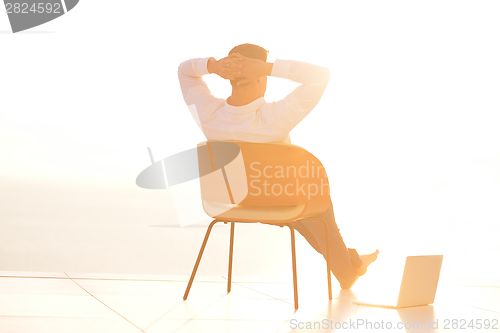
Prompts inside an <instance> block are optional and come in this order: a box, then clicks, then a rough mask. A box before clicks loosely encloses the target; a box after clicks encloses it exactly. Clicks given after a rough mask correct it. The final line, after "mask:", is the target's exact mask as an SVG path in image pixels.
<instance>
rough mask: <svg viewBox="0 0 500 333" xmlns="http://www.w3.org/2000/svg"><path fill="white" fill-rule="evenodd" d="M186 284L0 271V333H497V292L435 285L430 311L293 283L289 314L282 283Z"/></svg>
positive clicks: (499, 314) (176, 279)
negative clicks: (364, 301) (378, 304)
mask: <svg viewBox="0 0 500 333" xmlns="http://www.w3.org/2000/svg"><path fill="white" fill-rule="evenodd" d="M186 281H187V279H186V278H184V277H174V276H171V277H169V276H138V275H134V276H132V275H105V274H74V273H39V272H37V273H29V272H0V332H2V333H41V332H44V333H45V332H50V333H59V332H65V333H66V332H71V333H77V332H85V333H89V332H124V333H126V332H148V333H149V332H151V333H156V332H162V333H167V332H179V333H182V332H207V333H208V332H237V333H240V332H322V331H325V332H326V331H328V332H333V331H335V330H337V331H340V332H371V331H381V332H386V331H391V332H500V323H498V322H499V321H500V288H498V287H466V286H450V285H448V286H447V285H440V286H439V289H438V294H437V296H436V301H435V303H434V305H432V306H424V307H415V308H406V309H401V310H391V309H383V308H374V307H364V306H358V305H354V304H352V303H351V301H352V300H353V299H356V298H357V297H358V296H359V295H357V293H358V294H359V293H361V294H362V290H359V291H357V290H356V289H354V288H353V291H345V290H344V291H341V290H339V289H334V300H333V301H331V302H329V301H328V298H327V294H326V288H325V286H318V288H316V285H315V284H314V283H309V284H308V283H306V282H304V281H302V284H301V283H300V281H299V302H300V308H299V310H298V311H294V308H293V290H292V286H291V284H289V283H281V282H270V281H268V282H258V281H236V282H235V283H233V286H232V291H231V293H230V294H227V293H226V280H225V279H224V278H223V277H220V278H214V277H210V278H203V277H197V279H196V281H195V283H194V284H193V287H192V289H191V293H190V295H189V298H188V300H187V301H183V300H182V295H183V293H184V289H185V287H186ZM325 284H326V283H325ZM453 320H457V321H455V322H453ZM495 320H496V323H497V324H496V328H491V326H492V324H494V323H495ZM487 321H489V324H490V328H489V329H485V328H481V329H479V328H477V326H478V323H479V322H481V323H482V324H483V327H484V324H485V323H487ZM398 323H403V325H406V328H401V329H398V327H397V325H398ZM447 323H448V325H447V326H446V324H447ZM464 323H465V324H464ZM471 323H473V324H474V325H475V326H476V327H475V328H472V327H470V326H469V325H471ZM370 325H371V326H370ZM388 325H392V326H393V327H392V328H390V329H389V328H388ZM419 325H422V326H421V327H419ZM429 325H431V326H429ZM436 325H437V329H436Z"/></svg>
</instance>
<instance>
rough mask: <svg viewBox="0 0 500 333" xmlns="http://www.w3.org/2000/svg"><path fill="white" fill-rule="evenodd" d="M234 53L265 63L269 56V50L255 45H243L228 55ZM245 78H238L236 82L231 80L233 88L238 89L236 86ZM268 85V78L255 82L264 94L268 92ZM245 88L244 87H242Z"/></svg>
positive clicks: (236, 47) (234, 48)
mask: <svg viewBox="0 0 500 333" xmlns="http://www.w3.org/2000/svg"><path fill="white" fill-rule="evenodd" d="M233 53H239V54H241V55H242V56H244V57H247V58H252V59H259V60H262V61H264V62H266V61H267V54H268V53H269V51H268V50H266V49H264V48H263V47H260V46H258V45H254V44H241V45H238V46H235V47H233V49H232V50H231V51H229V54H228V55H231V54H233ZM242 79H243V78H236V79H234V80H231V86H233V88H234V87H236V84H237V83H238V82H239V81H241V80H242ZM266 83H267V77H262V78H261V79H259V80H258V82H254V84H257V85H258V86H259V87H260V88H261V90H263V91H264V92H265V91H266ZM242 87H244V86H242Z"/></svg>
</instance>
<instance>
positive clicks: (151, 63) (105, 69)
mask: <svg viewBox="0 0 500 333" xmlns="http://www.w3.org/2000/svg"><path fill="white" fill-rule="evenodd" d="M498 17H500V4H499V2H498V1H490V0H485V1H472V0H471V1H443V0H437V1H436V0H433V1H418V2H409V1H336V2H330V1H318V2H284V1H283V2H280V1H276V2H270V1H252V2H241V3H240V2H230V1H227V2H222V1H211V2H208V1H177V2H168V1H153V0H144V1H140V2H138V1H128V0H121V1H117V0H114V1H112V0H110V1H99V2H97V1H86V0H82V1H81V2H80V4H78V6H77V7H75V8H74V9H73V10H72V11H71V12H69V13H68V14H66V15H64V16H63V17H61V18H59V19H57V20H54V21H53V22H49V23H47V24H45V25H42V26H39V27H36V28H34V29H31V30H29V31H26V32H24V33H18V34H11V33H10V31H9V30H10V26H9V22H8V18H7V15H6V14H2V13H0V32H1V33H0V45H1V53H0V60H1V61H0V73H1V74H0V96H1V99H0V161H1V162H0V182H1V187H0V199H1V202H0V251H1V252H0V270H48V271H54V270H55V271H60V270H67V271H68V270H72V271H87V272H97V271H99V272H132V273H153V274H188V273H189V270H190V268H191V265H192V263H193V261H194V256H195V254H196V252H197V250H198V246H199V243H200V242H201V238H202V236H203V232H204V230H203V228H187V229H180V228H177V227H175V226H176V223H177V222H176V218H175V215H174V214H173V211H172V204H171V200H170V197H169V194H168V192H167V191H164V192H161V191H147V190H143V189H139V188H137V187H136V186H135V177H136V176H137V174H138V173H139V172H140V171H141V170H142V169H144V168H145V167H146V166H147V165H149V163H150V162H149V157H148V155H147V150H146V147H147V146H150V147H152V148H153V152H154V153H155V157H156V158H157V159H159V158H163V157H166V156H169V155H170V154H173V153H176V152H180V151H182V150H185V149H189V148H191V147H193V146H194V145H195V144H196V143H198V142H199V141H202V140H203V136H202V133H201V132H200V130H199V129H198V127H197V126H196V125H195V123H194V121H193V119H192V118H191V116H190V114H189V112H188V109H187V107H186V106H185V104H184V101H183V99H182V96H181V93H180V89H179V86H178V81H177V73H176V72H177V66H178V64H179V63H180V62H181V61H183V60H186V59H188V58H194V57H205V56H213V57H216V58H221V57H224V56H225V55H226V54H227V52H228V51H229V50H230V49H231V48H232V47H233V46H235V45H238V44H241V43H246V42H249V43H255V44H259V45H261V46H263V47H265V48H267V49H268V50H270V53H269V61H273V60H274V59H276V58H285V59H295V60H302V61H308V62H312V63H315V64H319V65H323V66H326V67H328V68H329V69H330V70H331V79H330V83H329V85H328V88H327V90H326V92H325V94H324V97H323V99H322V101H321V102H320V104H319V105H318V106H317V108H316V109H315V110H314V111H313V112H312V113H311V114H310V116H308V117H307V118H306V119H305V120H304V121H303V122H302V123H301V124H299V125H298V126H297V127H296V128H295V129H294V130H293V131H292V133H291V137H292V142H293V143H295V144H297V145H300V146H303V147H305V148H306V149H308V150H310V151H311V152H312V153H313V154H315V155H316V156H317V157H318V158H319V159H320V160H321V161H322V162H323V164H324V165H325V166H326V170H327V172H328V174H329V178H330V182H331V184H332V198H333V202H334V209H335V213H336V218H337V221H338V224H339V227H340V228H341V231H342V234H343V237H344V240H345V241H346V243H347V244H348V245H349V246H350V247H357V248H358V249H359V252H367V251H372V250H374V249H375V248H378V249H380V250H381V252H382V254H384V253H385V254H386V256H387V257H389V256H390V255H391V254H395V253H397V254H404V255H407V254H424V253H443V254H445V258H446V259H445V269H444V274H445V276H447V277H449V278H450V279H451V278H462V277H465V278H470V279H477V280H480V279H497V280H498V279H500V271H499V268H498V265H496V264H494V263H496V262H497V261H498V260H497V258H498V255H499V254H500V246H499V243H498V238H499V236H500V223H499V222H500V213H499V212H498V209H497V207H498V202H499V199H500V176H499V172H500V147H499V142H500V140H499V137H500V134H499V131H498V113H499V110H500V109H499V108H500V99H499V98H498V92H499V91H500V90H499V89H500V80H499V78H500V62H499V61H498V59H500V44H498V40H499V38H500V21H499V20H498ZM206 81H207V82H208V83H209V85H210V87H211V88H212V92H213V93H214V94H215V95H217V96H219V97H227V96H228V94H229V93H230V89H229V84H228V83H227V82H224V80H222V79H220V78H218V77H207V78H206ZM293 87H295V84H294V83H291V82H286V81H285V80H281V79H274V78H271V79H270V80H269V84H268V93H267V95H266V99H267V100H268V101H273V100H278V99H280V98H282V97H284V96H285V95H286V93H288V92H290V91H291V90H292V89H293ZM242 230H243V229H242ZM252 230H253V229H252ZM252 230H250V229H248V230H247V232H245V233H241V236H240V237H241V239H243V240H242V242H243V243H241V244H240V245H238V246H241V250H240V256H241V257H240V258H242V259H240V260H242V262H244V264H241V266H240V268H237V269H239V270H240V273H241V274H243V275H252V274H254V275H258V274H261V273H262V272H265V274H270V275H273V274H274V275H280V274H286V275H288V266H287V265H288V261H289V259H288V252H287V251H288V248H287V247H288V234H287V233H286V232H285V231H283V230H274V229H273V230H272V231H269V233H268V234H266V235H268V236H266V238H264V239H262V238H261V237H263V236H262V235H263V233H262V232H255V231H252ZM226 231H227V230H224V229H222V228H221V229H216V234H217V235H219V234H220V236H216V237H221V238H220V241H219V242H218V241H214V245H213V246H214V248H213V251H214V252H213V253H214V258H213V263H212V265H210V264H207V266H206V267H205V268H203V269H205V270H204V271H203V273H204V274H207V275H208V274H216V275H219V274H222V273H219V272H222V271H224V268H223V267H224V264H225V259H221V258H220V257H218V255H217V253H220V252H221V251H226V238H224V237H226V234H227V233H226ZM256 239H258V240H257V242H259V243H263V244H267V245H265V246H268V247H267V248H266V249H267V250H260V252H257V254H254V253H250V250H249V249H250V248H252V244H253V243H254V242H256ZM301 247H302V255H303V256H306V257H307V256H314V253H313V251H312V250H310V249H308V248H307V246H306V244H304V243H303V242H302V246H301ZM211 251H212V250H211ZM217 251H219V252H217ZM269 252H271V253H272V255H271V256H270V257H267V255H268V254H269ZM223 253H224V254H223V256H222V257H223V258H225V257H226V255H225V252H223ZM255 255H258V256H259V257H261V258H263V260H267V261H268V262H269V263H270V265H265V262H266V261H264V262H262V261H253V259H252V258H253V257H254V256H255ZM219 259H220V260H219ZM207 260H208V261H210V259H207ZM272 260H277V261H279V262H284V261H285V260H286V263H283V264H279V265H273V264H272V263H271V261H272ZM221 261H222V262H221ZM219 262H221V263H220V264H219ZM304 262H307V260H304ZM257 264H259V265H258V266H255V265H257ZM261 267H265V268H261ZM261 269H262V271H261ZM283 272H285V273H283Z"/></svg>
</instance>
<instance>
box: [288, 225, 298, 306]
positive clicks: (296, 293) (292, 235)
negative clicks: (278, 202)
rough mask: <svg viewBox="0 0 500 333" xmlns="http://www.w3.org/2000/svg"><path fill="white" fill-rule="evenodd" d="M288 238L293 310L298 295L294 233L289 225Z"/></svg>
mask: <svg viewBox="0 0 500 333" xmlns="http://www.w3.org/2000/svg"><path fill="white" fill-rule="evenodd" d="M288 227H289V228H290V238H291V240H292V269H293V299H294V303H295V310H297V309H298V308H299V295H298V291H297V258H296V256H295V232H294V228H292V227H291V226H290V225H289V226H288Z"/></svg>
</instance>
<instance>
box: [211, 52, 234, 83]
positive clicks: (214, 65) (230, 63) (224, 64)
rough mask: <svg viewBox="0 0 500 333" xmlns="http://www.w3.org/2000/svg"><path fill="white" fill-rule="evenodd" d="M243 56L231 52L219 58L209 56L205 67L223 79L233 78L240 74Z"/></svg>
mask: <svg viewBox="0 0 500 333" xmlns="http://www.w3.org/2000/svg"><path fill="white" fill-rule="evenodd" d="M242 61H243V56H242V55H240V54H237V53H233V54H231V55H229V56H227V57H225V58H222V59H220V60H215V58H210V59H209V60H208V64H207V68H208V71H209V72H210V73H215V74H217V75H219V76H220V77H221V78H223V79H227V80H234V79H236V78H237V77H240V76H241V69H242V67H243V64H242Z"/></svg>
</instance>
